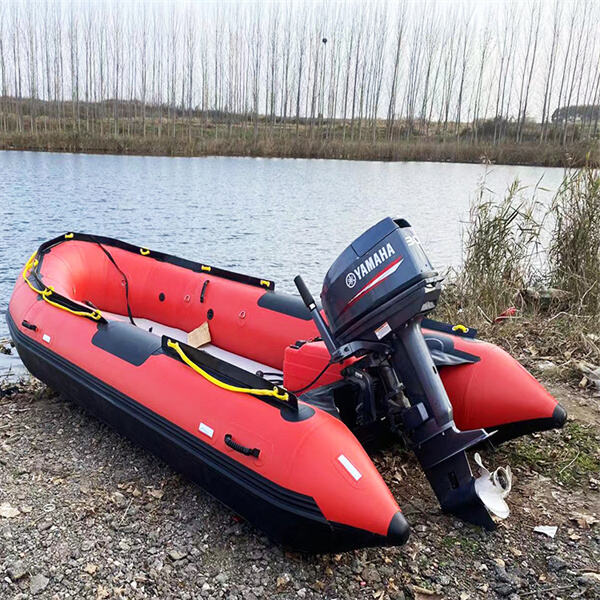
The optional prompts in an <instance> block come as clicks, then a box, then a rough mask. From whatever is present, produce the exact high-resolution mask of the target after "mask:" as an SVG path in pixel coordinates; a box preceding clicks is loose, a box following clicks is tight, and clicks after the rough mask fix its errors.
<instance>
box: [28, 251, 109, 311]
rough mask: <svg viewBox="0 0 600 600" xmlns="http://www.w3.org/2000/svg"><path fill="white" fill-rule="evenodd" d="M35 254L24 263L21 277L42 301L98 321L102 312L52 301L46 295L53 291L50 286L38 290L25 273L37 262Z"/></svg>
mask: <svg viewBox="0 0 600 600" xmlns="http://www.w3.org/2000/svg"><path fill="white" fill-rule="evenodd" d="M36 256H37V252H34V253H33V254H32V255H31V257H30V258H29V260H28V261H27V263H25V268H24V269H23V279H24V280H25V282H26V283H27V285H28V286H29V287H30V288H31V289H32V290H33V291H34V292H35V293H36V294H39V295H40V296H41V297H42V298H43V299H44V301H45V302H47V303H48V304H50V305H51V306H55V307H56V308H62V310H66V311H67V312H70V313H71V314H73V315H77V316H78V317H87V318H89V319H93V320H94V321H99V320H100V319H101V318H102V313H101V312H100V311H99V310H94V311H92V312H89V311H83V310H73V309H72V308H68V307H67V306H63V305H62V304H59V303H58V302H54V300H50V298H49V297H48V296H51V295H52V294H53V293H54V288H53V287H52V286H50V287H44V289H43V290H39V289H38V288H36V287H35V286H34V285H33V283H31V281H29V279H28V278H27V273H28V272H29V271H30V270H31V269H32V268H33V267H35V266H36V265H37V264H38V261H37V258H36Z"/></svg>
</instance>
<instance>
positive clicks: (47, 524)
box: [37, 519, 52, 531]
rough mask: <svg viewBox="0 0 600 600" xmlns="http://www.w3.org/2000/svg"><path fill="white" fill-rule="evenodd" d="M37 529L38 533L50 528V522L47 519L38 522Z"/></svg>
mask: <svg viewBox="0 0 600 600" xmlns="http://www.w3.org/2000/svg"><path fill="white" fill-rule="evenodd" d="M37 527H38V529H39V530H40V531H46V530H48V529H50V527H52V521H50V520H48V519H44V520H43V521H40V522H39V523H38V526H37Z"/></svg>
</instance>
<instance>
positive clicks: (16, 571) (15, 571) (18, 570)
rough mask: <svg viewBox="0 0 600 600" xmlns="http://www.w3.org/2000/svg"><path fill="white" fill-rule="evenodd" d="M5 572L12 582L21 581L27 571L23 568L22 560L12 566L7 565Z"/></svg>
mask: <svg viewBox="0 0 600 600" xmlns="http://www.w3.org/2000/svg"><path fill="white" fill-rule="evenodd" d="M6 572H7V573H8V576H9V577H10V578H11V579H12V580H13V581H17V580H18V579H21V578H23V577H25V575H27V569H26V568H25V565H24V564H23V561H22V560H18V561H16V562H14V563H13V564H12V565H9V566H8V568H7V569H6Z"/></svg>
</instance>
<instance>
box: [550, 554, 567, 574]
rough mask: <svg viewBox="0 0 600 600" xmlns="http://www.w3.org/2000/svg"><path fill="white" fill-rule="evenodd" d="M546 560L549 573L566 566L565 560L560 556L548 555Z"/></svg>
mask: <svg viewBox="0 0 600 600" xmlns="http://www.w3.org/2000/svg"><path fill="white" fill-rule="evenodd" d="M546 562H547V563H548V571H550V572H551V573H556V572H557V571H560V570H561V569H566V568H567V563H566V561H565V560H563V559H562V558H561V557H560V556H556V555H554V556H549V557H548V558H546Z"/></svg>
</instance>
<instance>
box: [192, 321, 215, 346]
mask: <svg viewBox="0 0 600 600" xmlns="http://www.w3.org/2000/svg"><path fill="white" fill-rule="evenodd" d="M187 343H188V344H189V345H190V346H192V347H194V348H200V346H204V344H209V343H210V330H209V328H208V321H205V322H204V323H202V325H200V327H196V329H194V330H193V331H190V332H189V333H188V335H187Z"/></svg>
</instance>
